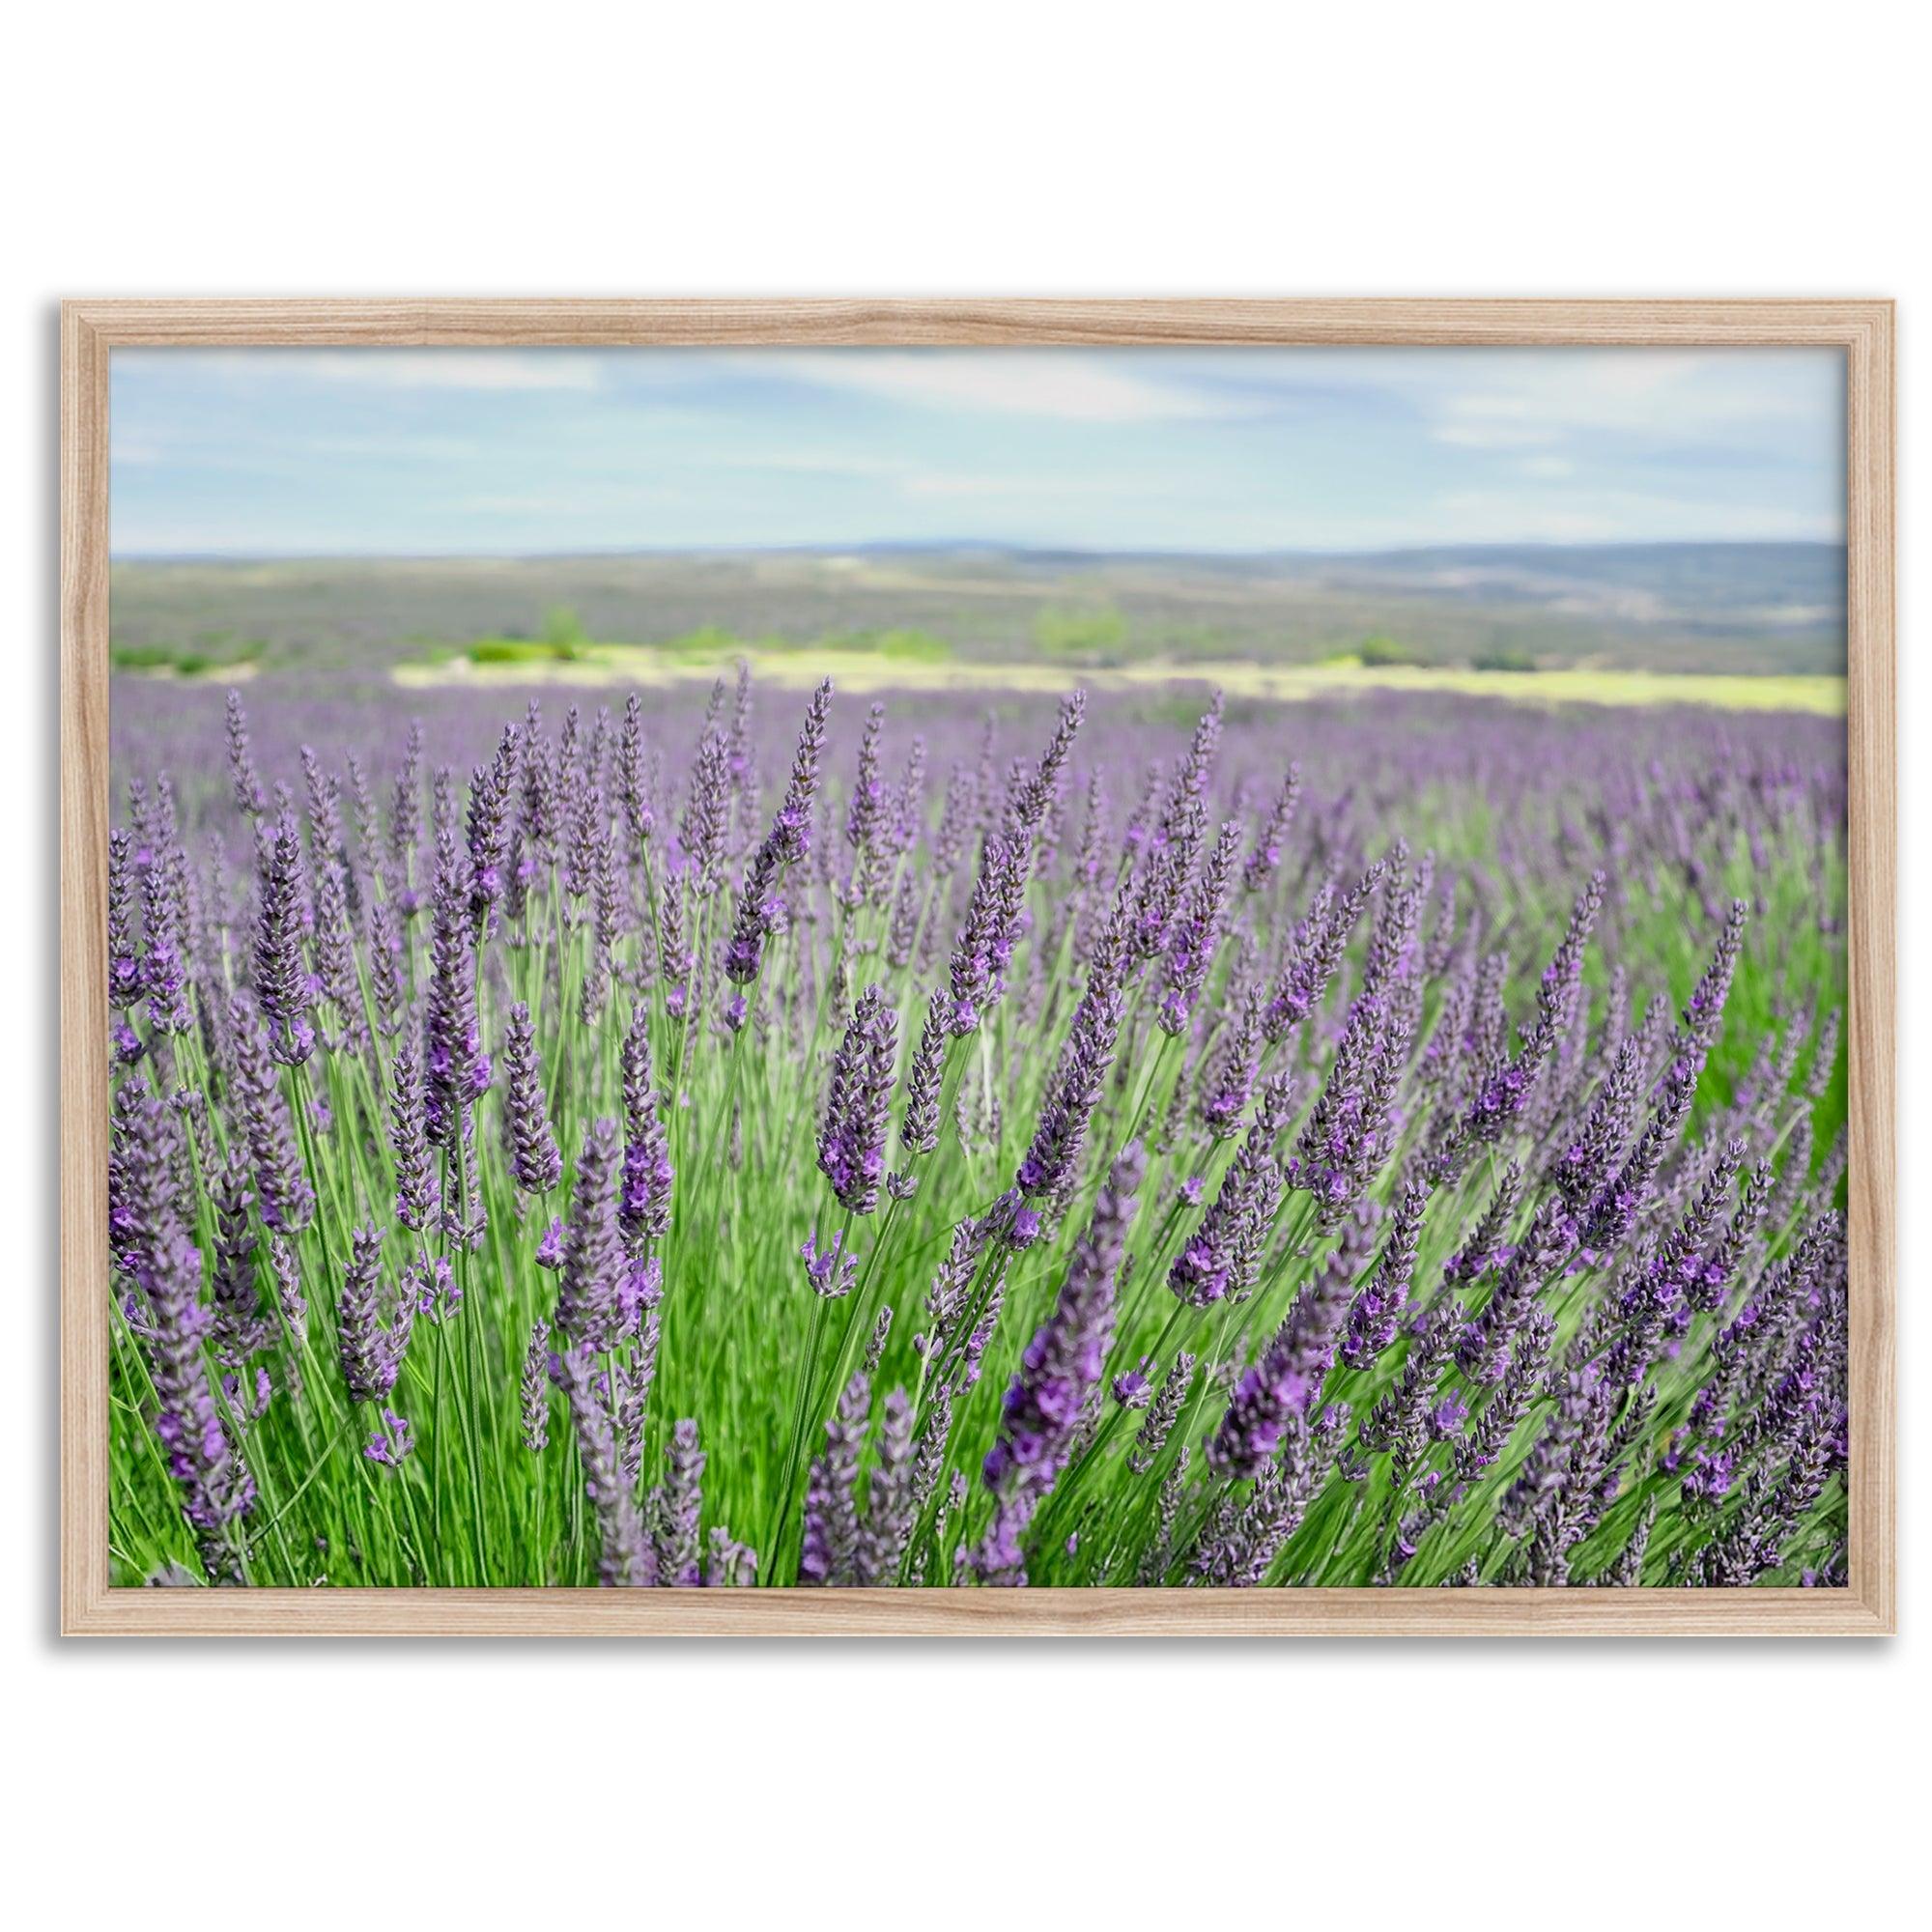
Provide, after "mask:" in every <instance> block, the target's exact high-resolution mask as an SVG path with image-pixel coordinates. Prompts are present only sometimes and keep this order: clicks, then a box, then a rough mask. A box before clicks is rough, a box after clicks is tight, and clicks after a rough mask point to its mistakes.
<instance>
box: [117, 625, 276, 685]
mask: <svg viewBox="0 0 1932 1932" xmlns="http://www.w3.org/2000/svg"><path fill="white" fill-rule="evenodd" d="M268 648H269V647H268V645H267V644H266V643H265V642H264V641H263V640H262V639H260V638H247V639H242V640H241V642H239V643H231V642H230V641H229V640H228V635H227V633H226V632H212V633H204V634H203V635H202V636H200V637H198V638H197V639H195V641H194V643H193V644H192V645H187V644H166V643H157V644H110V645H109V646H108V652H107V656H108V662H109V663H110V664H111V665H112V666H113V667H114V668H115V669H116V670H132V671H172V672H173V673H174V674H175V675H176V676H177V677H198V676H200V675H201V673H202V672H204V671H209V670H233V669H234V668H235V667H236V666H237V665H244V664H253V663H254V662H255V661H256V660H257V659H258V658H260V657H261V655H262V654H263V652H264V651H266V650H267V649H268Z"/></svg>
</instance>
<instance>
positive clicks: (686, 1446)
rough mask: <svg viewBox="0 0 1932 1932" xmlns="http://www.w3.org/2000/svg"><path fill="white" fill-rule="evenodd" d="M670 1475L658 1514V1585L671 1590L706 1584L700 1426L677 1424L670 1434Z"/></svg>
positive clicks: (684, 1423)
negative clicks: (701, 1557) (701, 1559)
mask: <svg viewBox="0 0 1932 1932" xmlns="http://www.w3.org/2000/svg"><path fill="white" fill-rule="evenodd" d="M668 1464H669V1466H668V1473H667V1476H666V1479H665V1486H664V1490H663V1492H662V1500H661V1503H660V1506H659V1509H658V1512H657V1517H658V1532H657V1539H656V1541H657V1571H658V1577H657V1579H658V1581H659V1582H660V1583H662V1584H666V1585H668V1586H670V1587H672V1588H678V1587H685V1586H689V1585H691V1584H696V1583H701V1582H702V1581H703V1580H704V1577H703V1574H702V1572H701V1570H700V1568H699V1564H698V1555H699V1552H700V1550H701V1549H702V1548H703V1543H702V1539H701V1537H700V1535H699V1527H698V1525H699V1520H700V1517H701V1515H702V1513H703V1508H704V1492H703V1488H702V1485H703V1481H704V1451H703V1450H702V1449H701V1448H699V1447H698V1442H697V1424H696V1423H695V1422H692V1421H690V1420H686V1421H683V1422H679V1423H676V1424H674V1425H673V1426H672V1429H671V1433H670V1448H669V1450H668Z"/></svg>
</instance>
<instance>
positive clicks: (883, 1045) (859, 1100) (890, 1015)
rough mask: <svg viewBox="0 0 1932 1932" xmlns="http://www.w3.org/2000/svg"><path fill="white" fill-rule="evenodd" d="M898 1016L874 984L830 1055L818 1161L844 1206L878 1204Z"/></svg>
mask: <svg viewBox="0 0 1932 1932" xmlns="http://www.w3.org/2000/svg"><path fill="white" fill-rule="evenodd" d="M897 1053H898V1016H897V1015H896V1014H895V1012H894V1011H893V1009H892V1008H890V1007H889V1006H887V1005H886V996H885V994H884V993H883V992H881V991H880V989H879V988H878V987H877V986H867V988H866V990H865V992H864V993H862V994H861V995H860V996H859V1004H858V1005H857V1007H855V1008H854V1009H853V1011H852V1018H851V1022H850V1024H849V1025H848V1026H847V1027H846V1029H845V1037H844V1039H843V1041H842V1042H841V1043H840V1045H839V1047H838V1052H837V1053H836V1054H835V1055H834V1056H833V1061H832V1087H831V1092H830V1094H828V1096H827V1098H826V1103H825V1121H824V1124H823V1126H822V1127H821V1128H820V1130H819V1136H818V1167H819V1172H820V1173H821V1174H823V1175H824V1176H825V1178H826V1179H828V1180H829V1181H831V1183H832V1191H833V1193H834V1194H836V1195H837V1196H838V1200H839V1203H840V1205H841V1206H842V1207H844V1208H848V1209H849V1210H850V1211H851V1212H852V1213H854V1214H869V1213H870V1212H871V1211H872V1210H873V1208H876V1207H877V1206H878V1205H879V1179H880V1176H881V1174H882V1173H883V1172H884V1169H885V1160H886V1126H887V1120H888V1110H889V1109H890V1106H891V1103H892V1092H893V1063H894V1061H895V1059H896V1058H897Z"/></svg>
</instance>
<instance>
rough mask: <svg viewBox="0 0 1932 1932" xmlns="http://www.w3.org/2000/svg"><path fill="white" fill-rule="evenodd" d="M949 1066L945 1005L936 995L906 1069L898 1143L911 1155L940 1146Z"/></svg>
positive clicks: (926, 1151)
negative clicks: (943, 1081)
mask: <svg viewBox="0 0 1932 1932" xmlns="http://www.w3.org/2000/svg"><path fill="white" fill-rule="evenodd" d="M945 1066H946V1001H945V996H944V995H943V994H940V993H934V994H933V995H932V997H931V999H930V1000H929V1001H928V1002H927V1004H926V1009H925V1024H924V1026H923V1028H922V1029H921V1030H920V1036H919V1045H918V1046H917V1047H916V1048H915V1049H914V1050H913V1056H912V1059H911V1060H910V1061H909V1062H908V1063H907V1065H906V1075H905V1112H904V1113H903V1114H902V1115H901V1116H900V1118H899V1141H900V1144H901V1145H902V1146H903V1147H904V1148H905V1150H906V1151H907V1152H908V1153H916V1154H926V1153H930V1152H931V1151H933V1149H934V1148H936V1147H937V1146H938V1145H939V1089H940V1084H941V1076H942V1074H943V1073H944V1071H945Z"/></svg>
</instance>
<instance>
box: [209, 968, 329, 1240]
mask: <svg viewBox="0 0 1932 1932" xmlns="http://www.w3.org/2000/svg"><path fill="white" fill-rule="evenodd" d="M228 1031H229V1044H230V1050H231V1052H232V1055H233V1059H234V1081H235V1089H234V1094H235V1105H236V1111H237V1112H238V1113H239V1114H240V1116H241V1123H242V1126H243V1128H244V1130H245V1132H246V1135H247V1140H248V1158H249V1162H250V1164H251V1165H252V1166H253V1168H254V1171H255V1193H256V1197H257V1199H258V1200H259V1201H260V1203H261V1208H262V1219H263V1221H264V1223H265V1224H266V1225H267V1226H268V1227H270V1229H272V1230H274V1231H275V1232H276V1233H277V1234H284V1235H295V1234H299V1233H300V1232H301V1230H302V1229H304V1228H306V1227H307V1226H308V1224H309V1221H310V1219H311V1218H312V1217H313V1215H314V1213H315V1189H314V1188H313V1187H312V1186H311V1185H310V1184H309V1179H308V1175H307V1173H306V1172H305V1171H304V1169H303V1167H302V1161H301V1155H300V1154H299V1153H298V1151H297V1149H296V1141H295V1127H294V1122H292V1121H291V1119H290V1117H289V1108H288V1102H287V1100H286V1099H285V1098H284V1096H283V1094H282V1088H281V1082H280V1080H279V1079H278V1078H277V1077H276V1073H275V1065H274V1062H273V1061H272V1060H271V1059H270V1052H271V1050H272V1049H271V1046H270V1040H269V1037H268V1035H267V1034H266V1033H265V1032H264V1031H263V1028H262V1023H261V1020H260V1018H259V1016H258V1015H257V1013H256V1011H255V1009H254V1008H253V1007H252V1006H250V1005H249V1004H248V1002H247V1001H246V1000H245V999H244V998H242V997H241V995H239V994H238V995H237V997H236V999H235V1002H234V1004H233V1006H232V1007H231V1008H230V1010H229V1029H228Z"/></svg>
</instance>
